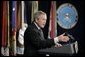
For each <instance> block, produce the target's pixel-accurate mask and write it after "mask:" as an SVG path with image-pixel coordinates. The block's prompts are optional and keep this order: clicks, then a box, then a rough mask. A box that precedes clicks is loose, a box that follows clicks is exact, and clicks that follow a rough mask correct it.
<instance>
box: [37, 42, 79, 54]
mask: <svg viewBox="0 0 85 57" xmlns="http://www.w3.org/2000/svg"><path fill="white" fill-rule="evenodd" d="M38 52H39V54H49V55H53V54H56V55H57V54H60V55H62V54H63V55H73V54H77V53H78V42H77V41H75V42H73V43H69V44H64V45H63V46H62V47H58V48H56V47H51V48H46V49H40V50H38Z"/></svg>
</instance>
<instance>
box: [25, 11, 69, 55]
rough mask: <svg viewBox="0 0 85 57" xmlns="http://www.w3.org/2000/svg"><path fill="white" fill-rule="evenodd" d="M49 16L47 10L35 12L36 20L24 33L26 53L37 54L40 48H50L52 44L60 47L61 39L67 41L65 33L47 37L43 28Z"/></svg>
mask: <svg viewBox="0 0 85 57" xmlns="http://www.w3.org/2000/svg"><path fill="white" fill-rule="evenodd" d="M46 20H47V16H46V13H45V12H42V11H38V12H36V13H35V14H34V21H33V23H32V24H31V25H29V26H28V28H27V29H26V31H25V34H24V47H25V50H24V54H25V55H27V56H33V55H37V54H38V51H37V50H39V49H44V48H50V47H51V46H54V47H58V46H61V44H58V42H59V41H63V42H67V41H68V40H69V38H68V36H64V34H62V35H60V36H58V37H55V38H54V40H51V39H45V38H44V35H43V32H42V29H41V28H44V26H45V24H46Z"/></svg>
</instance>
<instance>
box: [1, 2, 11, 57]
mask: <svg viewBox="0 0 85 57" xmlns="http://www.w3.org/2000/svg"><path fill="white" fill-rule="evenodd" d="M2 8H3V10H2V16H3V17H2V45H1V54H2V55H3V56H9V35H8V34H9V28H8V27H9V23H8V22H9V16H8V15H9V2H8V1H3V2H2Z"/></svg>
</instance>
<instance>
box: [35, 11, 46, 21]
mask: <svg viewBox="0 0 85 57" xmlns="http://www.w3.org/2000/svg"><path fill="white" fill-rule="evenodd" d="M45 14H46V13H45V12H43V11H37V12H35V13H34V21H35V19H38V18H39V16H40V15H45Z"/></svg>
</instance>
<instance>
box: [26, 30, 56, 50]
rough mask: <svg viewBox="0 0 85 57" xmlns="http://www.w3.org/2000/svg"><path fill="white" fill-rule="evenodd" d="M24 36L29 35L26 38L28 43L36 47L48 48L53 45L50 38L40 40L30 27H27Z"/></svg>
mask: <svg viewBox="0 0 85 57" xmlns="http://www.w3.org/2000/svg"><path fill="white" fill-rule="evenodd" d="M25 37H29V39H28V40H29V41H30V43H31V44H32V45H33V47H35V48H37V49H43V48H49V47H51V46H53V45H55V44H54V41H53V40H51V39H46V40H41V39H40V35H39V34H38V32H37V31H35V30H32V29H30V30H29V29H28V30H27V31H26V32H25Z"/></svg>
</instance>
